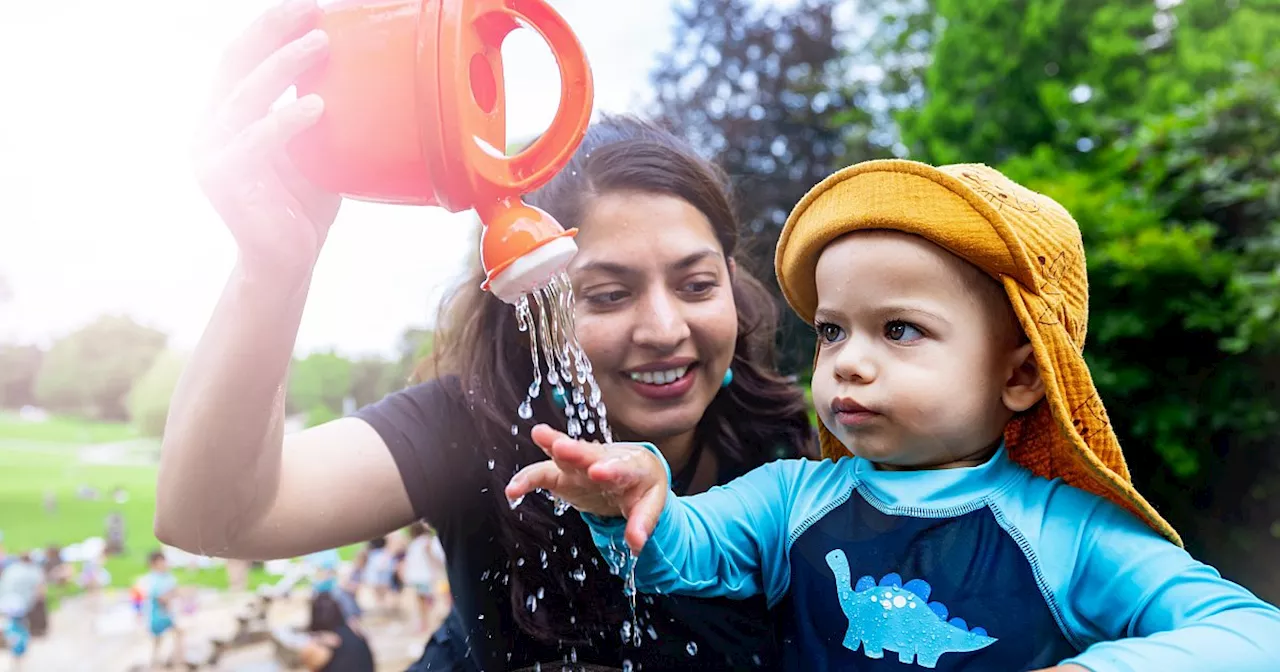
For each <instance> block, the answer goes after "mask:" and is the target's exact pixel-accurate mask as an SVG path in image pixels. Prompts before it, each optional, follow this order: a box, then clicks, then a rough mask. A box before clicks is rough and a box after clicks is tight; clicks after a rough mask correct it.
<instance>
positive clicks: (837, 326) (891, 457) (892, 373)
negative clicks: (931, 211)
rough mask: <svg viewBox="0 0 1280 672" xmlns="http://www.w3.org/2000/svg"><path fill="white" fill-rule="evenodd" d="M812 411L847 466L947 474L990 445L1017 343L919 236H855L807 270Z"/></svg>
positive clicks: (1006, 311)
mask: <svg viewBox="0 0 1280 672" xmlns="http://www.w3.org/2000/svg"><path fill="white" fill-rule="evenodd" d="M816 280H817V287H818V309H817V312H816V319H815V324H814V326H815V328H816V329H817V331H818V344H819V347H818V357H817V361H816V363H815V366H814V373H813V402H814V405H815V406H816V407H817V411H818V416H819V418H821V419H822V422H823V424H824V425H826V427H827V429H828V430H830V431H831V433H832V434H834V435H835V437H836V438H837V439H839V440H840V442H841V443H843V444H844V445H845V446H846V447H848V448H849V450H850V451H852V452H853V453H854V454H855V455H859V456H861V457H864V458H866V459H869V460H872V461H874V462H876V463H878V464H879V465H881V466H883V467H885V468H894V467H898V468H913V467H936V466H949V465H951V464H952V463H955V462H957V461H961V460H964V459H966V458H970V457H972V456H974V455H975V454H977V453H981V452H982V451H983V450H985V449H987V448H989V447H991V446H992V445H993V444H995V443H997V442H998V441H999V440H1000V436H1001V433H1002V432H1003V429H1004V426H1005V424H1006V423H1007V422H1008V421H1009V419H1010V418H1011V417H1012V414H1013V413H1012V411H1011V410H1010V409H1009V408H1008V407H1007V406H1006V404H1005V402H1004V397H1003V394H1004V390H1005V387H1006V384H1007V383H1008V382H1009V380H1010V377H1011V376H1012V375H1013V374H1014V370H1015V369H1016V368H1017V366H1018V364H1019V362H1018V361H1015V360H1016V359H1018V357H1017V351H1018V350H1019V347H1018V346H1019V341H1020V338H1019V334H1020V332H1019V331H1018V328H1017V320H1016V317H1015V316H1014V315H1013V310H1012V308H1011V307H1010V306H1009V304H1008V300H1007V299H1006V298H1004V292H1003V290H1002V289H1001V288H1000V287H999V285H998V284H996V282H995V281H994V280H992V279H991V278H989V277H987V276H985V275H983V274H982V272H981V271H979V270H978V269H977V268H976V267H973V266H971V265H969V264H967V263H966V262H964V261H962V260H960V259H959V258H958V257H955V256H954V255H952V254H951V253H949V252H947V251H946V250H944V249H942V248H941V247H938V246H937V245H934V244H933V243H930V242H928V241H926V240H925V239H923V238H920V237H918V236H913V235H909V234H904V233H897V232H892V231H861V232H857V233H852V234H849V235H847V236H844V237H842V238H840V239H838V240H836V241H835V242H833V243H831V244H830V245H828V246H827V247H826V249H825V250H823V252H822V256H821V257H819V259H818V266H817V277H816Z"/></svg>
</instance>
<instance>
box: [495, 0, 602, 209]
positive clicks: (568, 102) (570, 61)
mask: <svg viewBox="0 0 1280 672" xmlns="http://www.w3.org/2000/svg"><path fill="white" fill-rule="evenodd" d="M504 4H505V5H506V7H505V8H504V9H503V10H500V11H503V12H504V13H506V14H508V15H509V16H512V17H514V18H517V19H523V20H524V23H525V24H527V25H529V26H530V27H532V28H533V29H534V30H536V31H538V34H540V35H541V36H542V39H543V40H545V41H546V43H547V46H548V47H550V48H551V53H552V54H553V55H554V56H555V59H556V65H558V66H559V67H560V105H559V107H558V108H557V109H556V116H555V118H554V119H552V120H551V125H550V126H548V127H547V130H546V132H545V133H543V134H542V135H541V136H539V137H538V138H537V139H536V140H534V141H533V143H532V144H530V145H529V146H528V147H526V148H525V149H524V150H522V151H520V152H519V153H517V154H516V155H515V156H510V157H497V156H493V155H491V154H487V153H485V152H475V153H474V154H473V157H474V160H475V167H476V170H477V171H478V172H479V173H480V174H481V175H482V176H484V178H485V179H486V180H487V181H489V182H491V183H493V184H497V185H501V186H503V187H505V188H509V189H512V190H513V191H516V192H518V193H528V192H530V191H533V190H534V189H537V188H538V187H540V186H542V185H543V184H545V183H546V182H547V181H548V180H550V179H551V177H552V176H554V175H555V173H556V172H557V171H559V170H560V169H561V168H563V167H564V164H566V163H568V161H569V158H570V157H571V156H572V155H573V152H574V151H576V150H577V148H578V144H579V143H580V142H581V139H582V136H583V134H584V133H585V132H586V128H587V124H588V123H589V122H590V121H591V107H592V91H593V86H592V80H591V68H590V66H588V64H587V56H586V53H585V52H584V51H583V49H582V44H581V43H579V42H578V38H577V36H575V35H574V34H573V31H572V30H571V29H570V28H569V24H568V23H566V22H565V20H564V19H563V18H561V16H560V15H559V14H557V13H556V11H555V10H554V9H552V8H551V7H550V6H549V5H547V3H546V2H545V1H544V0H506V2H505V3H504Z"/></svg>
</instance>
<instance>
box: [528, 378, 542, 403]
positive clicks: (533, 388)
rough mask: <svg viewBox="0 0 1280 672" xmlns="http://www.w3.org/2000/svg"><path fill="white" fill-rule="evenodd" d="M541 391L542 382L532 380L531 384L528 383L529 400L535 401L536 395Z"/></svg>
mask: <svg viewBox="0 0 1280 672" xmlns="http://www.w3.org/2000/svg"><path fill="white" fill-rule="evenodd" d="M541 391H542V381H540V380H534V381H533V382H532V383H529V397H530V398H531V399H537V398H538V393H539V392H541Z"/></svg>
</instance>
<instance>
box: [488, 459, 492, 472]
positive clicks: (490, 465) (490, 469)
mask: <svg viewBox="0 0 1280 672" xmlns="http://www.w3.org/2000/svg"><path fill="white" fill-rule="evenodd" d="M489 471H493V460H489Z"/></svg>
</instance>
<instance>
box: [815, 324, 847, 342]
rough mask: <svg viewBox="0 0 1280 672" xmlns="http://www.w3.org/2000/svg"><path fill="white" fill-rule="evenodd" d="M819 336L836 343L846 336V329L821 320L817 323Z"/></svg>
mask: <svg viewBox="0 0 1280 672" xmlns="http://www.w3.org/2000/svg"><path fill="white" fill-rule="evenodd" d="M816 326H817V329H818V338H820V339H822V340H824V341H826V342H827V343H835V342H837V341H839V340H840V339H842V338H844V329H841V328H840V327H837V326H836V325H834V324H831V323H830V322H819V323H818V324H817V325H816Z"/></svg>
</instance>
